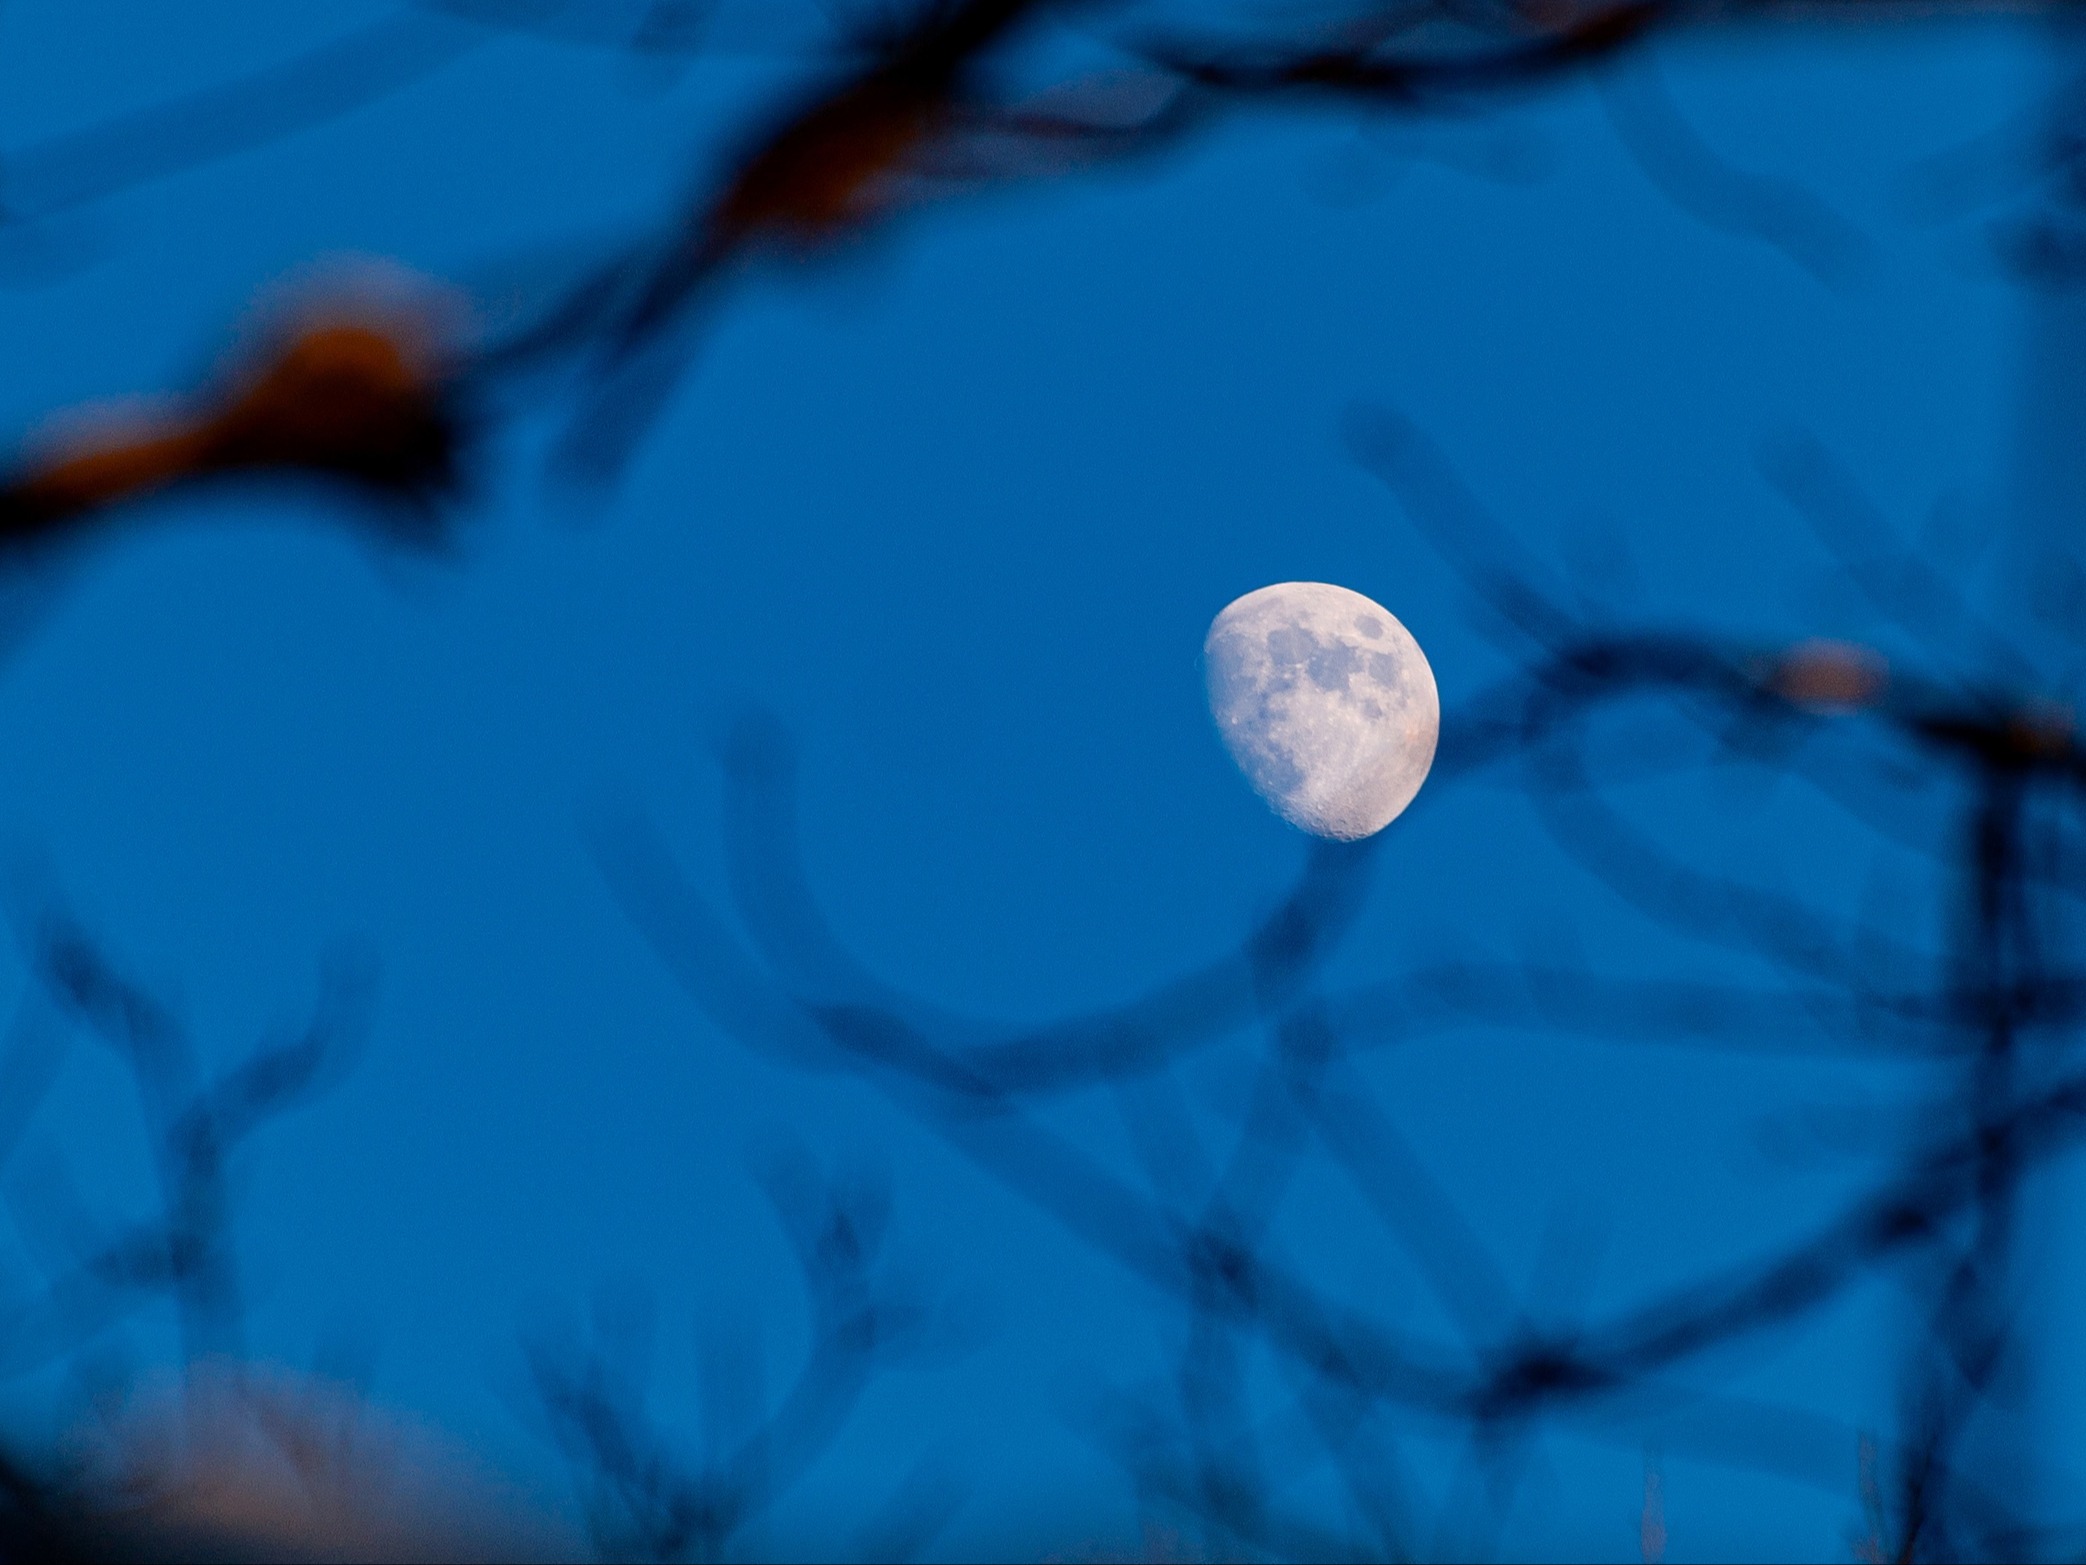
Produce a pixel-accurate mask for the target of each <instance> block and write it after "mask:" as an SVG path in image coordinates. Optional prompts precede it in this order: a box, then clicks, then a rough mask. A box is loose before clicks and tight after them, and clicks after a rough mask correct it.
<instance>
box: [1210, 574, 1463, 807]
mask: <svg viewBox="0 0 2086 1565" xmlns="http://www.w3.org/2000/svg"><path fill="white" fill-rule="evenodd" d="M1202 656H1203V667H1204V670H1205V672H1206V674H1207V676H1208V680H1209V695H1210V715H1211V716H1212V717H1214V718H1215V719H1216V720H1217V732H1218V733H1219V734H1221V735H1222V736H1223V738H1224V747H1225V748H1226V749H1227V750H1229V751H1230V752H1231V758H1232V759H1233V760H1234V761H1236V762H1237V763H1238V767H1239V770H1240V771H1242V772H1244V773H1245V774H1246V781H1248V782H1249V783H1251V784H1252V785H1253V789H1254V791H1255V792H1256V793H1258V794H1259V795H1260V796H1261V797H1262V798H1263V799H1265V800H1267V802H1268V804H1269V806H1270V807H1271V808H1272V809H1273V810H1274V811H1275V813H1276V814H1277V815H1280V816H1281V817H1282V818H1283V819H1284V820H1286V821H1288V822H1289V823H1290V824H1291V825H1293V826H1296V827H1299V828H1301V829H1302V830H1304V831H1308V832H1310V833H1312V834H1313V835H1314V836H1319V837H1332V838H1334V839H1336V840H1338V841H1342V842H1354V841H1357V840H1359V839H1360V838H1363V837H1369V836H1374V835H1375V834H1376V833H1377V832H1379V831H1382V830H1383V829H1384V827H1386V826H1388V825H1390V823H1391V822H1392V821H1394V820H1396V819H1397V818H1398V817H1399V815H1400V814H1402V813H1403V812H1404V810H1405V807H1406V806H1407V805H1408V804H1410V803H1412V801H1413V797H1414V796H1415V795H1416V794H1418V793H1419V791H1420V784H1421V783H1423V782H1425V781H1426V780H1427V770H1428V768H1429V767H1431V766H1432V765H1433V764H1434V746H1435V741H1436V740H1437V739H1438V738H1439V737H1440V734H1441V696H1440V694H1439V692H1437V691H1436V690H1435V688H1434V670H1433V669H1431V668H1429V667H1428V666H1427V656H1426V654H1425V653H1423V652H1422V651H1420V644H1419V643H1418V642H1417V641H1415V640H1413V639H1412V633H1411V632H1410V631H1408V630H1407V629H1406V628H1405V627H1404V626H1403V625H1401V624H1399V623H1398V621H1397V618H1396V617H1395V616H1394V615H1393V614H1392V613H1391V612H1390V611H1389V610H1388V609H1386V608H1384V607H1383V606H1382V605H1381V604H1379V603H1374V602H1372V601H1371V600H1369V599H1368V598H1365V597H1363V596H1362V595H1361V594H1360V593H1359V592H1351V591H1349V590H1348V589H1347V588H1345V587H1335V586H1332V585H1330V584H1329V583H1326V582H1322V581H1285V582H1277V583H1276V584H1275V585H1274V586H1272V587H1262V588H1260V589H1259V590H1258V591H1257V592H1249V593H1247V594H1246V595H1245V596H1244V597H1243V598H1239V599H1237V600H1236V601H1234V602H1233V603H1231V604H1230V605H1228V606H1227V607H1226V608H1225V610H1224V612H1223V613H1221V614H1219V615H1218V616H1217V617H1216V619H1214V620H1213V621H1211V622H1210V633H1209V637H1208V639H1207V640H1205V641H1204V642H1203V645H1202Z"/></svg>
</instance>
